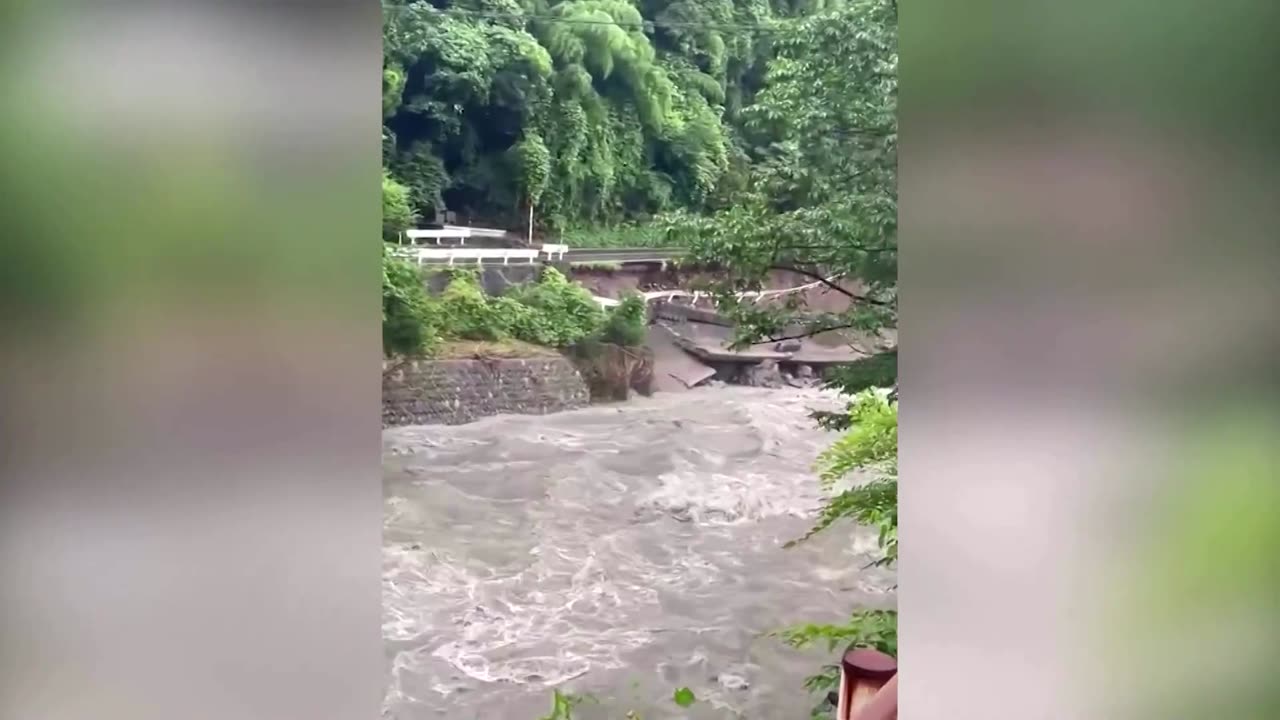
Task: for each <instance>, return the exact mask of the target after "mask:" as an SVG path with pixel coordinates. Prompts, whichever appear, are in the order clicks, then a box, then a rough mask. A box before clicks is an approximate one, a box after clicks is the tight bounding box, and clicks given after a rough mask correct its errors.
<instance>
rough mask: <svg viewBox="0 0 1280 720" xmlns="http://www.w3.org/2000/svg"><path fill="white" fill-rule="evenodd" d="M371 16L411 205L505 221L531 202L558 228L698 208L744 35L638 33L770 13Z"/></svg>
mask: <svg viewBox="0 0 1280 720" xmlns="http://www.w3.org/2000/svg"><path fill="white" fill-rule="evenodd" d="M383 10H384V27H383V36H384V63H383V65H384V72H383V110H384V116H385V118H386V123H387V125H388V127H389V128H390V130H391V133H390V135H391V136H392V137H394V138H396V141H395V142H394V143H393V147H392V148H391V152H390V154H389V156H388V158H387V159H386V163H387V164H388V165H389V166H390V167H391V168H392V169H393V170H395V171H396V173H397V175H398V176H399V177H401V178H403V179H404V180H405V182H406V184H408V185H409V186H410V188H411V190H412V191H413V200H414V203H415V207H416V208H417V209H418V211H419V212H420V213H421V214H423V215H424V216H426V215H430V214H433V213H434V210H435V208H436V207H437V206H438V205H439V204H441V203H442V202H444V201H446V200H447V202H448V204H449V205H450V208H451V209H454V210H460V211H463V212H464V213H468V214H478V215H481V216H485V217H494V218H511V219H512V220H515V219H517V216H516V214H515V211H516V210H517V206H519V205H521V204H522V203H524V202H526V201H528V200H530V199H532V200H533V201H534V202H535V204H536V205H537V210H538V217H539V222H541V223H543V224H549V225H551V226H553V227H555V228H562V227H568V226H573V225H579V224H582V223H603V222H613V221H617V220H622V219H628V218H632V219H644V218H647V217H649V216H651V215H652V214H654V213H657V212H661V211H663V210H666V209H668V208H669V207H671V206H672V204H673V203H676V204H679V205H680V206H683V207H690V208H698V207H702V206H704V205H705V204H706V202H707V201H708V200H709V198H711V197H712V196H713V194H714V193H715V191H716V189H717V187H718V185H719V183H720V180H721V178H722V176H723V175H724V174H725V172H726V170H727V169H728V167H729V157H730V155H731V154H732V145H733V143H732V141H731V139H730V138H731V136H732V134H733V131H732V128H731V127H730V125H729V123H728V122H727V121H726V118H725V110H724V108H725V106H726V104H727V103H729V102H730V96H732V97H733V98H734V99H735V100H734V101H735V102H736V103H738V104H740V102H741V99H742V98H743V97H747V96H750V95H751V94H752V93H753V89H746V88H743V87H740V86H741V85H742V84H743V83H748V82H749V81H748V80H747V78H748V77H749V76H750V77H753V78H758V75H759V74H760V73H759V71H758V70H756V71H754V73H753V70H752V69H753V68H758V67H762V65H763V62H764V59H765V58H764V56H763V55H762V54H761V53H760V51H759V47H760V43H757V42H756V41H755V40H753V39H752V38H751V37H750V35H751V33H750V32H748V31H743V32H741V33H737V34H733V33H725V32H721V31H714V32H699V31H694V30H687V29H678V28H663V29H662V31H661V32H654V31H651V30H648V29H646V28H645V27H644V24H645V23H646V22H648V21H652V20H655V19H656V20H658V21H660V22H672V23H689V22H696V21H718V22H735V21H740V20H741V21H747V22H761V21H763V20H765V19H767V17H768V14H769V9H768V5H767V4H766V3H762V2H758V1H748V0H692V1H685V0H682V1H681V2H677V3H664V2H643V3H632V2H629V1H628V0H565V1H563V2H558V3H549V4H544V3H541V2H538V3H533V4H522V3H518V2H515V1H514V0H488V1H487V2H483V3H480V2H477V1H476V0H443V1H442V2H438V3H434V4H429V3H427V2H394V3H393V2H388V1H387V0H384V3H383ZM467 10H481V11H483V12H484V13H485V15H483V16H482V15H479V14H466V13H465V12H458V11H467ZM533 15H537V16H539V17H549V18H553V19H552V20H538V19H535V18H533V17H532V16H533ZM735 107H736V106H735Z"/></svg>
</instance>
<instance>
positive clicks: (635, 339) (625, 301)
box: [600, 293, 649, 347]
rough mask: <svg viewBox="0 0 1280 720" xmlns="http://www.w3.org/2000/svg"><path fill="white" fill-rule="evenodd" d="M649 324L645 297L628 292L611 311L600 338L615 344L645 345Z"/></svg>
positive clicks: (625, 345)
mask: <svg viewBox="0 0 1280 720" xmlns="http://www.w3.org/2000/svg"><path fill="white" fill-rule="evenodd" d="M648 325H649V314H648V309H647V307H646V306H645V302H644V297H642V296H641V295H640V294H638V293H628V294H627V295H626V296H625V297H623V298H622V301H621V302H619V303H618V304H617V305H616V306H614V307H613V308H612V309H611V310H610V311H609V314H608V317H607V318H606V319H605V323H604V329H603V330H602V331H601V333H600V339H601V340H602V341H604V342H607V343H613V344H614V345H622V346H624V347H640V346H642V345H644V341H645V336H646V334H647V329H648Z"/></svg>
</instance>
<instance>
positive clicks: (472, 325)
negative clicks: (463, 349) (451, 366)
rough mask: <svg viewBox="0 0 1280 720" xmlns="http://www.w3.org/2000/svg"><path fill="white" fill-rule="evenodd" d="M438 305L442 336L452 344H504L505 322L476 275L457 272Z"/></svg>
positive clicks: (436, 306) (454, 273)
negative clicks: (494, 341)
mask: <svg viewBox="0 0 1280 720" xmlns="http://www.w3.org/2000/svg"><path fill="white" fill-rule="evenodd" d="M452 275H453V276H452V278H450V280H449V284H448V285H447V286H445V289H444V292H443V293H441V295H440V300H439V302H437V303H435V310H436V312H438V313H439V318H438V322H439V325H440V328H441V333H442V334H443V335H444V336H445V337H446V338H448V339H451V340H455V339H456V340H502V339H505V338H506V337H507V324H506V318H504V317H503V315H502V313H500V312H499V307H498V306H497V305H495V304H493V303H491V302H489V299H488V297H486V296H485V294H484V290H483V289H482V288H481V287H480V281H479V277H478V275H477V274H476V273H475V272H474V271H467V270H455V271H453V273H452Z"/></svg>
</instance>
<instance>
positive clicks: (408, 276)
mask: <svg viewBox="0 0 1280 720" xmlns="http://www.w3.org/2000/svg"><path fill="white" fill-rule="evenodd" d="M430 306H431V303H430V301H429V300H428V299H427V293H426V289H425V288H424V287H423V284H422V274H421V273H420V272H419V270H418V266H417V265H414V264H413V263H410V262H407V261H405V260H401V259H399V258H396V257H394V256H392V255H391V254H390V253H389V252H388V248H387V247H385V246H384V247H383V252H382V352H383V354H384V355H387V356H388V357H390V356H391V355H414V354H418V353H425V352H429V351H431V350H432V349H433V348H434V347H435V345H436V343H437V342H439V339H440V338H439V336H438V335H437V330H436V328H435V326H434V324H433V319H434V318H433V317H432V313H431V312H430V310H429V308H430Z"/></svg>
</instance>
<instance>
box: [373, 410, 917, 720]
mask: <svg viewBox="0 0 1280 720" xmlns="http://www.w3.org/2000/svg"><path fill="white" fill-rule="evenodd" d="M835 404H836V403H835V398H834V396H832V395H829V394H827V393H825V392H823V391H818V390H795V389H785V390H764V389H755V388H744V387H717V388H702V389H695V390H692V391H689V392H686V393H681V394H672V395H663V394H659V395H656V396H654V397H651V398H643V399H639V400H635V401H632V402H629V403H626V404H623V405H613V406H598V407H593V408H590V409H586V410H581V411H576V412H568V413H561V414H557V415H549V416H542V417H532V416H506V417H498V418H490V419H487V420H483V421H480V422H477V423H473V424H470V425H464V426H457V427H443V426H431V427H406V428H394V429H390V430H387V431H385V432H384V434H383V444H384V450H383V457H384V496H385V503H386V520H385V531H384V549H383V635H384V638H385V644H386V649H387V670H388V676H389V685H388V690H387V694H386V698H385V701H384V706H383V716H384V717H390V718H399V719H401V720H420V719H425V718H450V719H454V718H457V719H459V720H470V719H471V718H484V719H486V720H487V719H489V718H494V719H497V718H500V719H502V720H526V719H527V720H536V719H537V718H541V717H543V716H544V715H546V714H547V713H548V711H549V709H550V703H551V694H552V688H560V689H562V690H572V691H574V692H577V693H585V694H589V695H591V696H592V697H593V698H594V699H595V701H594V702H590V703H587V704H584V705H582V706H580V707H579V708H578V709H577V711H576V712H575V717H580V718H582V719H583V720H591V719H592V718H623V717H624V716H625V714H626V712H627V711H630V710H634V711H635V712H637V713H638V714H639V715H640V716H641V717H643V718H645V720H662V719H664V718H758V719H760V720H789V719H791V718H795V719H796V720H801V719H803V718H807V717H808V710H809V708H810V707H811V706H812V705H813V702H814V698H813V697H811V696H809V695H808V694H807V693H806V692H805V690H804V688H803V687H802V683H803V680H804V678H805V676H807V675H809V674H811V673H812V672H813V671H814V670H815V669H816V668H817V667H818V666H819V665H820V664H821V663H822V662H824V661H826V660H828V659H829V658H830V655H829V654H828V653H825V652H822V651H820V650H819V651H805V652H801V651H797V650H793V649H790V648H787V647H785V646H784V645H783V644H782V643H781V642H779V641H778V640H777V639H776V638H773V637H770V636H769V635H768V633H770V632H771V631H774V630H777V629H779V628H780V627H783V626H786V625H790V624H794V623H797V622H809V621H821V622H838V621H839V620H841V619H842V618H844V617H847V614H848V612H849V611H850V610H852V609H854V608H856V607H887V606H891V605H892V604H893V602H894V598H893V596H892V592H891V591H890V590H889V588H891V587H892V586H893V583H894V578H893V575H892V572H891V571H886V570H879V569H876V570H872V569H865V566H866V565H867V564H868V562H869V561H870V560H871V559H872V558H873V557H874V551H875V536H874V534H873V533H872V532H871V531H870V530H865V529H856V530H855V529H854V528H852V527H850V526H838V527H837V528H835V529H833V530H832V531H828V532H826V533H823V534H821V535H819V536H817V537H815V538H814V539H813V540H811V541H809V542H807V543H804V544H801V545H799V546H796V547H793V548H790V549H784V548H783V544H784V543H785V542H787V541H788V540H791V539H793V538H796V537H798V536H799V535H801V534H803V533H804V531H805V530H806V529H807V528H808V527H809V526H810V525H811V523H812V519H813V517H814V514H815V511H816V509H817V508H818V507H819V505H820V502H821V492H822V491H821V489H820V488H819V485H818V482H817V480H816V478H815V475H814V473H813V471H812V464H813V461H814V459H815V457H816V456H817V454H818V453H819V452H820V451H821V450H822V449H823V448H824V447H826V445H827V444H829V443H830V441H831V440H832V439H833V438H834V436H833V435H831V434H829V433H825V432H823V431H821V430H819V429H817V428H815V427H814V425H813V422H812V421H811V420H810V419H809V418H808V417H807V414H808V412H809V410H810V409H813V408H830V407H834V406H835ZM682 686H687V687H689V688H691V689H692V690H693V691H694V693H695V694H696V696H697V697H698V702H697V703H695V704H694V705H693V706H692V707H691V708H688V709H683V708H680V707H678V706H676V705H675V704H674V703H673V702H672V701H671V694H672V691H673V690H674V689H675V688H677V687H682Z"/></svg>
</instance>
